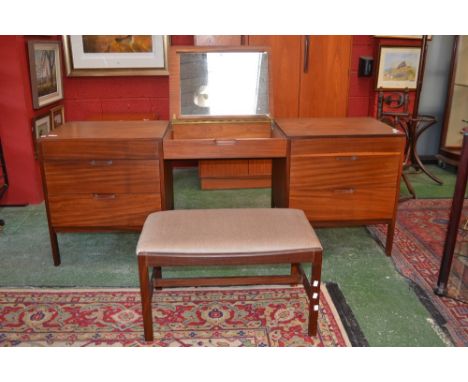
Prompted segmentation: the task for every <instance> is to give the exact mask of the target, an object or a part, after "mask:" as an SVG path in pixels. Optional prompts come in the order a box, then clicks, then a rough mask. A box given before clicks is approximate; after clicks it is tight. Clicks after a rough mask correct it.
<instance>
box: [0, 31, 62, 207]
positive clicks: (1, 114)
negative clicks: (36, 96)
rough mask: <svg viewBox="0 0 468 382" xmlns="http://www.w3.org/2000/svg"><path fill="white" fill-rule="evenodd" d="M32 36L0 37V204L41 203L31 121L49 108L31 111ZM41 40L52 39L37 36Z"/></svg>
mask: <svg viewBox="0 0 468 382" xmlns="http://www.w3.org/2000/svg"><path fill="white" fill-rule="evenodd" d="M30 39H34V38H33V37H32V36H28V37H25V36H0V84H1V85H0V137H1V140H2V146H3V151H4V156H5V162H6V165H7V172H8V178H9V181H8V183H9V188H8V190H7V192H6V193H5V195H4V197H3V198H2V200H0V203H1V204H9V205H16V204H28V203H40V202H41V201H42V200H43V196H42V185H41V180H40V172H39V164H38V162H37V160H36V159H35V158H34V148H33V139H32V119H33V117H34V116H38V115H41V114H43V113H44V112H45V113H47V112H48V109H50V107H53V106H56V105H57V103H56V104H52V105H48V107H46V108H43V109H40V110H34V109H33V106H32V96H31V87H30V82H29V64H28V48H27V41H28V40H30ZM40 39H41V40H47V39H49V40H50V39H56V37H53V36H52V37H50V36H46V37H44V36H41V37H40Z"/></svg>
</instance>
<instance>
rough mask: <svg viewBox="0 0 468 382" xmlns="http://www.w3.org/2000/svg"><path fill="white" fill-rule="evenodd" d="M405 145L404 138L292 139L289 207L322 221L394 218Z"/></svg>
mask: <svg viewBox="0 0 468 382" xmlns="http://www.w3.org/2000/svg"><path fill="white" fill-rule="evenodd" d="M402 145H404V139H402V138H401V137H395V138H388V137H382V138H377V137H372V138H369V137H334V138H323V137H321V138H319V137H317V138H308V139H293V140H292V141H291V156H290V188H289V207H291V208H299V209H302V210H304V212H305V213H306V215H307V217H308V219H309V220H310V221H311V222H315V223H316V224H317V223H318V224H320V223H322V224H323V225H335V224H336V223H339V224H346V223H364V222H374V221H375V222H377V221H387V220H391V219H392V218H393V214H394V209H395V204H396V201H397V195H398V187H399V177H400V174H401V166H402V163H401V162H402V155H401V154H402V150H403V149H402Z"/></svg>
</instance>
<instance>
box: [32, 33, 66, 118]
mask: <svg viewBox="0 0 468 382" xmlns="http://www.w3.org/2000/svg"><path fill="white" fill-rule="evenodd" d="M28 51H29V69H30V76H31V94H32V100H33V106H34V108H35V109H39V108H41V107H43V106H45V105H48V104H50V103H53V102H56V101H58V100H60V99H62V98H63V93H62V76H61V70H60V45H59V43H58V42H57V41H29V42H28Z"/></svg>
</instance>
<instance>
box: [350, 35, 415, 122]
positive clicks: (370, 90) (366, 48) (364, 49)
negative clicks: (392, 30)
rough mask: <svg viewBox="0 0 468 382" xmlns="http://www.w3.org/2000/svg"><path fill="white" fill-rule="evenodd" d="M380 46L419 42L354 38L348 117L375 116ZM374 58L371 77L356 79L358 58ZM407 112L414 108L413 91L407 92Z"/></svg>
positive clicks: (363, 37)
mask: <svg viewBox="0 0 468 382" xmlns="http://www.w3.org/2000/svg"><path fill="white" fill-rule="evenodd" d="M380 45H398V46H420V45H421V40H411V39H391V38H376V37H373V36H354V38H353V47H352V53H351V73H350V85H349V101H348V116H349V117H365V116H373V117H375V116H376V115H377V97H378V92H376V91H375V80H376V79H375V78H376V76H377V70H378V68H377V66H378V56H379V47H380ZM361 56H367V57H373V58H374V70H373V75H372V77H358V66H359V57H361ZM409 93H410V94H409V101H410V105H409V110H410V111H412V110H413V107H414V104H413V103H414V98H415V91H410V92H409Z"/></svg>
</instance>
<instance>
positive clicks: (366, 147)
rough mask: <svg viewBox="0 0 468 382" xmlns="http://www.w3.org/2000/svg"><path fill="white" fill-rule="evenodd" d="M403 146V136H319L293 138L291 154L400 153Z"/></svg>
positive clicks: (293, 155)
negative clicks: (317, 137)
mask: <svg viewBox="0 0 468 382" xmlns="http://www.w3.org/2000/svg"><path fill="white" fill-rule="evenodd" d="M404 147H405V137H404V136H402V135H398V136H395V137H374V138H319V139H293V140H292V141H291V156H292V157H295V156H316V155H319V154H332V153H335V154H337V155H338V154H346V153H350V154H357V153H378V152H380V153H392V152H393V153H395V152H396V153H401V152H403V150H404Z"/></svg>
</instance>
